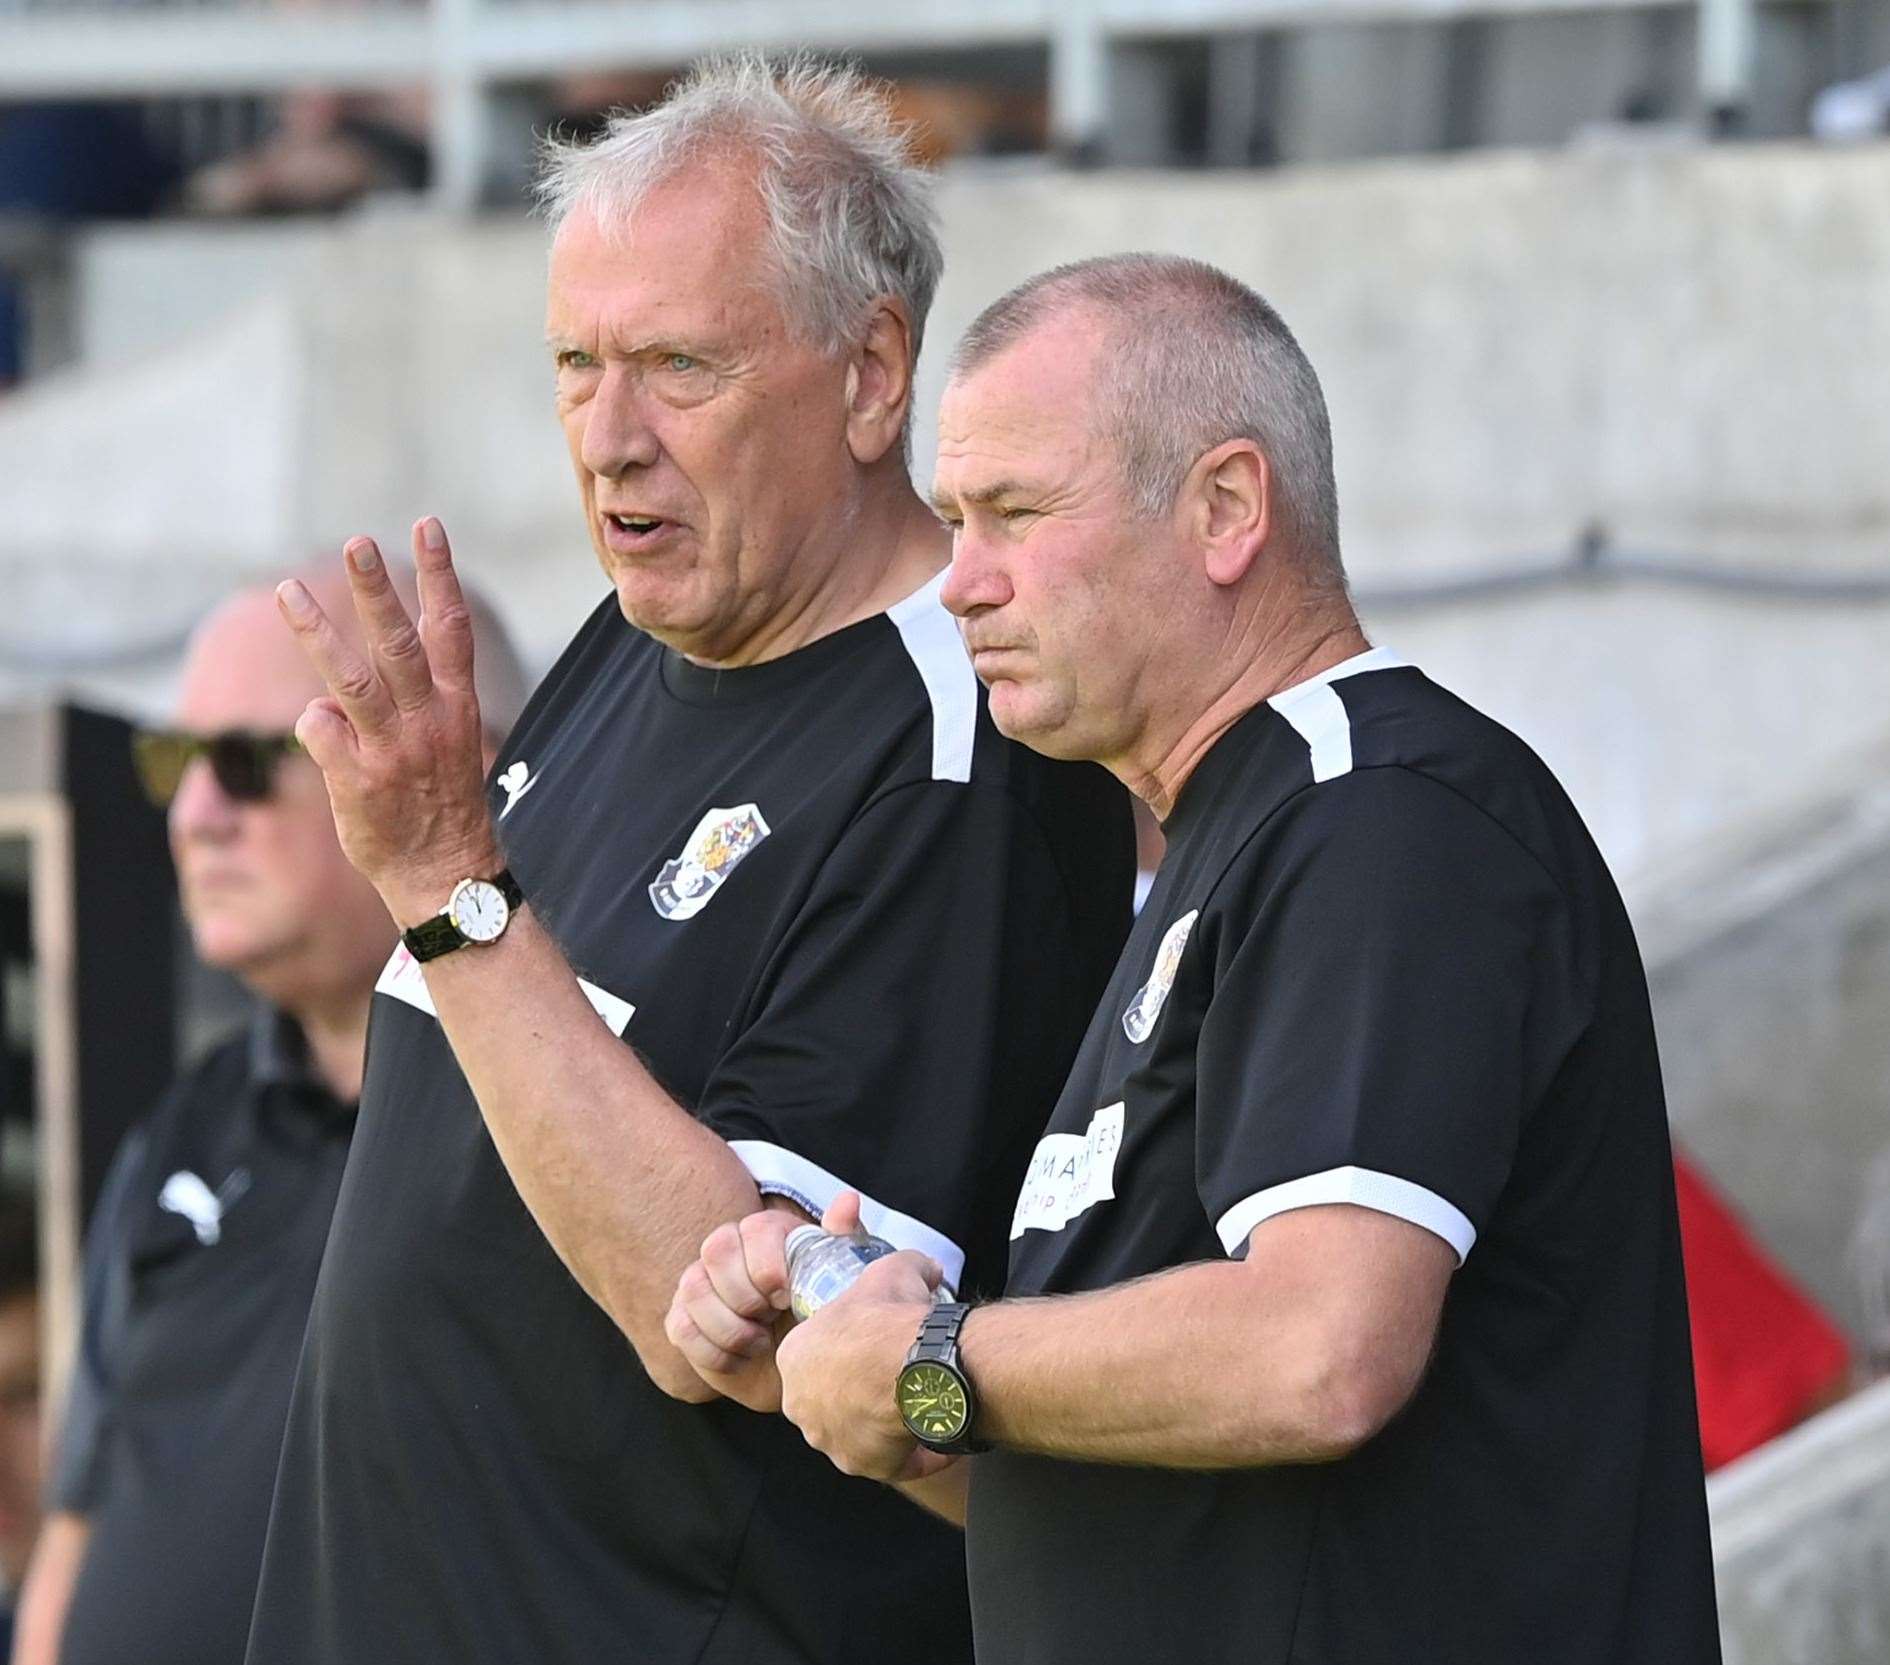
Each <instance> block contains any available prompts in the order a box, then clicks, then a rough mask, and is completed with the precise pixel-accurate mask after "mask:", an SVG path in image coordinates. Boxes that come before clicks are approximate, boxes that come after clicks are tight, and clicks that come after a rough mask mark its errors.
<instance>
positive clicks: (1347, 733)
mask: <svg viewBox="0 0 1890 1665" xmlns="http://www.w3.org/2000/svg"><path fill="white" fill-rule="evenodd" d="M1267 704H1268V705H1270V706H1272V707H1273V709H1274V710H1275V711H1277V712H1279V714H1280V715H1281V716H1282V717H1284V718H1285V719H1286V720H1287V721H1288V722H1289V723H1291V724H1292V725H1293V727H1294V728H1296V729H1298V730H1299V737H1300V739H1302V740H1304V741H1305V742H1306V747H1307V750H1309V751H1310V752H1311V753H1312V778H1313V779H1314V780H1316V781H1318V780H1331V779H1332V778H1333V777H1334V776H1335V775H1349V774H1350V773H1351V772H1352V719H1351V718H1350V717H1349V716H1347V715H1346V711H1345V701H1344V700H1342V699H1340V698H1339V696H1338V695H1337V694H1335V693H1333V691H1332V690H1331V689H1330V688H1329V687H1327V686H1326V685H1325V684H1324V683H1323V682H1320V683H1310V684H1304V685H1302V686H1301V687H1299V688H1289V689H1288V690H1287V691H1286V692H1285V693H1284V694H1276V695H1274V696H1273V698H1272V699H1270V700H1268V701H1267Z"/></svg>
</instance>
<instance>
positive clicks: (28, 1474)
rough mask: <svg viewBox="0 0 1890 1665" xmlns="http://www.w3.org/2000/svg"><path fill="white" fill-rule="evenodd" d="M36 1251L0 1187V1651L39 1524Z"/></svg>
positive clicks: (10, 1196)
mask: <svg viewBox="0 0 1890 1665" xmlns="http://www.w3.org/2000/svg"><path fill="white" fill-rule="evenodd" d="M39 1452H40V1446H39V1251H38V1243H37V1225H36V1222H35V1219H34V1212H33V1205H32V1201H31V1200H30V1199H29V1198H28V1197H26V1196H24V1195H22V1194H19V1193H17V1192H15V1193H5V1194H0V1576H3V1577H4V1579H5V1582H6V1591H5V1595H4V1597H3V1598H0V1658H4V1657H5V1656H6V1652H7V1649H8V1648H9V1647H11V1645H12V1640H13V1600H14V1596H15V1593H16V1592H17V1591H18V1590H19V1587H20V1580H21V1579H22V1578H23V1577H24V1576H25V1574H26V1562H27V1557H28V1556H29V1555H30V1554H31V1553H32V1549H33V1539H34V1537H35V1536H36V1534H37V1533H38V1531H39V1483H40V1462H39Z"/></svg>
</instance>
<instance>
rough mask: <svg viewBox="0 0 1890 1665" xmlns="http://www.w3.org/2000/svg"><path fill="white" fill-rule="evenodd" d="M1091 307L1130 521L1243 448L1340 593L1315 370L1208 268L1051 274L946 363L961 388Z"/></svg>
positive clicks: (1309, 558)
mask: <svg viewBox="0 0 1890 1665" xmlns="http://www.w3.org/2000/svg"><path fill="white" fill-rule="evenodd" d="M1082 306H1088V307H1093V308H1094V309H1096V310H1097V311H1098V312H1100V313H1101V314H1102V315H1103V319H1104V321H1105V324H1106V327H1107V329H1108V347H1107V358H1106V360H1105V363H1104V366H1103V368H1102V370H1101V371H1100V372H1099V375H1098V385H1097V387H1096V389H1095V393H1094V402H1095V406H1096V408H1097V409H1098V410H1100V411H1102V412H1104V413H1105V415H1104V421H1105V422H1106V424H1107V431H1108V435H1109V438H1110V439H1111V440H1112V442H1113V443H1114V444H1115V446H1116V449H1117V452H1118V455H1119V457H1120V459H1121V464H1122V476H1123V485H1124V489H1125V491H1126V493H1127V495H1128V498H1129V500H1130V502H1131V503H1132V504H1133V505H1134V507H1135V508H1136V510H1137V511H1138V512H1139V513H1140V514H1142V515H1143V516H1145V517H1146V518H1148V519H1151V520H1153V519H1156V518H1158V517H1159V516H1161V515H1164V514H1166V513H1167V512H1168V511H1169V509H1170V508H1172V507H1173V505H1174V501H1175V494H1176V493H1177V492H1178V491H1180V489H1181V485H1182V482H1183V481H1184V480H1185V479H1186V478H1187V475H1188V470H1189V469H1191V468H1192V467H1193V466H1194V465H1195V463H1196V462H1197V461H1198V460H1199V459H1200V457H1201V455H1202V453H1203V452H1206V451H1209V450H1212V449H1213V447H1215V446H1216V445H1220V444H1222V443H1224V442H1225V441H1227V440H1230V439H1250V440H1252V441H1253V442H1254V444H1255V445H1257V446H1259V448H1260V449H1261V451H1262V452H1264V453H1265V454H1266V458H1267V461H1268V462H1269V463H1270V464H1271V465H1272V479H1273V492H1274V502H1275V508H1276V512H1277V513H1278V514H1279V516H1280V519H1281V522H1282V527H1283V530H1284V531H1285V532H1286V534H1287V538H1288V541H1289V543H1290V544H1291V545H1292V548H1293V550H1294V551H1295V552H1296V553H1297V554H1298V556H1299V557H1300V559H1301V560H1302V561H1303V562H1304V563H1305V565H1306V567H1307V570H1308V573H1309V575H1310V576H1311V577H1312V578H1314V579H1315V580H1316V581H1319V582H1321V583H1322V584H1326V585H1330V586H1332V587H1336V588H1343V586H1344V583H1345V569H1344V566H1343V564H1342V563H1341V561H1340V557H1339V499H1338V489H1337V486H1336V484H1335V482H1334V479H1333V473H1332V424H1331V421H1330V419H1329V418H1328V417H1327V415H1326V399H1325V394H1324V393H1323V392H1322V391H1321V390H1320V387H1319V377H1318V375H1317V374H1316V373H1315V372H1314V370H1313V367H1312V364H1311V362H1310V361H1309V360H1308V359H1307V357H1306V355H1305V353H1303V352H1302V351H1301V350H1300V346H1299V343H1298V342H1297V341H1295V340H1294V339H1293V333H1292V331H1291V330H1289V329H1288V328H1287V327H1286V324H1285V322H1284V320H1282V319H1281V317H1280V315H1279V314H1278V313H1277V312H1275V311H1274V310H1273V308H1272V307H1271V306H1269V305H1268V304H1267V303H1266V301H1264V300H1263V299H1261V297H1260V296H1259V295H1257V294H1255V293H1254V292H1253V290H1251V289H1249V288H1248V287H1247V286H1246V285H1245V284H1244V283H1241V282H1239V281H1238V280H1236V279H1234V278H1231V277H1229V276H1228V275H1227V273H1225V272H1223V271H1221V270H1220V269H1219V268H1218V267H1214V266H1210V265H1208V264H1207V263H1206V262H1205V261H1200V260H1186V259H1182V258H1180V257H1179V256H1175V255H1162V254H1113V255H1104V256H1101V257H1099V258H1097V259H1094V260H1079V261H1076V262H1074V263H1073V264H1071V265H1068V266H1058V267H1056V268H1054V269H1053V270H1051V271H1048V272H1043V273H1040V274H1039V275H1038V276H1036V277H1033V278H1030V279H1028V280H1027V281H1025V282H1024V283H1021V284H1019V285H1018V286H1017V288H1015V289H1013V290H1011V291H1010V293H1009V294H1007V295H1004V296H1001V297H1000V298H999V299H997V300H996V301H993V302H992V303H991V305H990V306H988V307H986V308H985V309H984V311H983V312H982V313H980V314H979V315H978V318H977V321H976V322H974V323H973V324H972V326H971V328H970V329H968V330H967V331H966V332H965V335H964V338H963V340H961V341H960V342H959V343H958V350H957V351H956V352H955V353H954V354H953V356H952V366H951V373H952V375H953V376H954V377H959V376H964V375H967V374H969V373H970V372H972V371H974V370H976V369H978V368H979V367H980V366H981V365H983V364H986V363H988V362H989V361H990V360H991V359H993V358H995V357H997V355H998V354H999V353H1001V352H1003V351H1004V350H1005V349H1006V348H1007V347H1010V346H1012V345H1014V344H1015V343H1016V342H1017V341H1019V340H1020V339H1021V338H1022V337H1023V336H1025V335H1027V334H1029V333H1030V331H1032V330H1033V329H1035V328H1036V327H1037V326H1038V325H1040V324H1043V323H1045V322H1047V321H1048V320H1049V319H1050V318H1051V316H1052V315H1053V314H1055V313H1057V312H1059V311H1062V310H1064V309H1065V308H1069V307H1082Z"/></svg>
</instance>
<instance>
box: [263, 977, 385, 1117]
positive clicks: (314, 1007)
mask: <svg viewBox="0 0 1890 1665" xmlns="http://www.w3.org/2000/svg"><path fill="white" fill-rule="evenodd" d="M372 999H373V996H372V994H371V993H370V992H369V991H368V990H366V989H349V990H346V991H345V992H339V993H334V992H325V993H323V994H319V995H314V996H311V997H309V998H308V999H305V1000H302V1001H299V1002H288V1001H285V1002H284V1003H283V1009H284V1010H285V1011H286V1012H287V1013H288V1014H289V1016H290V1017H292V1018H294V1019H295V1021H296V1024H297V1026H298V1027H299V1028H300V1029H301V1031H302V1038H303V1039H304V1040H305V1041H307V1042H308V1057H309V1063H310V1065H311V1066H312V1067H313V1069H314V1071H315V1074H316V1076H317V1077H318V1078H319V1079H320V1081H321V1082H322V1084H323V1085H324V1086H325V1087H327V1089H328V1090H329V1091H330V1092H331V1093H333V1094H334V1095H335V1097H336V1098H338V1099H340V1100H341V1102H342V1103H343V1104H352V1103H354V1102H355V1100H356V1099H358V1098H360V1096H361V1067H362V1061H363V1059H362V1055H363V1053H365V1052H366V1050H367V1025H368V1007H369V1004H370V1003H371V1001H372Z"/></svg>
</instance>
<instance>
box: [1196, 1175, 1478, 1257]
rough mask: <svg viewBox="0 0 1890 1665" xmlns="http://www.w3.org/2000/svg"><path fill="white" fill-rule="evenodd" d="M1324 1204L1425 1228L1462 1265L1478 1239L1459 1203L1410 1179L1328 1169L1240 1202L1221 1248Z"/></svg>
mask: <svg viewBox="0 0 1890 1665" xmlns="http://www.w3.org/2000/svg"><path fill="white" fill-rule="evenodd" d="M1324 1203H1355V1204H1357V1205H1358V1206H1359V1207H1360V1208H1370V1209H1375V1210H1377V1212H1378V1213H1380V1214H1391V1215H1395V1216H1396V1217H1397V1218H1398V1219H1400V1220H1408V1221H1410V1223H1411V1224H1412V1225H1414V1226H1422V1227H1423V1228H1424V1229H1425V1230H1426V1231H1428V1232H1431V1233H1432V1234H1433V1235H1435V1236H1438V1237H1441V1238H1443V1240H1444V1241H1445V1242H1446V1243H1448V1244H1449V1245H1450V1246H1451V1248H1453V1249H1454V1250H1455V1251H1456V1253H1457V1264H1458V1265H1459V1266H1461V1265H1462V1264H1463V1263H1464V1260H1465V1259H1466V1258H1467V1257H1468V1255H1469V1253H1470V1250H1471V1247H1472V1245H1473V1244H1475V1242H1476V1240H1477V1228H1476V1227H1475V1226H1473V1225H1472V1224H1471V1223H1470V1221H1469V1218H1468V1217H1467V1216H1466V1215H1465V1214H1464V1212H1463V1210H1462V1209H1460V1208H1459V1207H1457V1205H1456V1204H1455V1203H1451V1202H1446V1201H1445V1200H1444V1199H1443V1198H1442V1197H1440V1196H1439V1195H1438V1194H1437V1193H1436V1192H1435V1191H1430V1190H1426V1189H1425V1187H1423V1186H1422V1185H1416V1184H1413V1183H1412V1182H1411V1181H1410V1180H1408V1179H1400V1178H1398V1176H1397V1175H1396V1174H1381V1173H1378V1172H1375V1171H1374V1170H1373V1169H1371V1168H1328V1169H1327V1170H1326V1171H1325V1172H1324V1173H1323V1174H1308V1175H1306V1177H1305V1178H1304V1179H1290V1180H1288V1181H1287V1182H1286V1183H1285V1184H1284V1185H1269V1186H1268V1187H1267V1188H1266V1189H1265V1190H1264V1191H1256V1192H1254V1194H1253V1195H1252V1196H1251V1197H1248V1198H1246V1199H1244V1200H1243V1201H1241V1202H1237V1203H1235V1204H1234V1206H1233V1207H1232V1208H1230V1209H1229V1210H1228V1211H1227V1212H1226V1213H1225V1214H1223V1215H1222V1216H1221V1217H1220V1219H1219V1220H1218V1221H1217V1222H1216V1224H1215V1227H1214V1230H1215V1233H1216V1235H1218V1236H1219V1238H1220V1240H1221V1247H1222V1248H1224V1249H1225V1250H1226V1251H1227V1252H1228V1253H1229V1254H1230V1255H1231V1254H1232V1253H1233V1252H1234V1251H1235V1250H1236V1249H1238V1248H1239V1247H1240V1245H1241V1244H1243V1243H1244V1242H1246V1241H1247V1238H1248V1236H1249V1235H1250V1234H1251V1233H1252V1231H1253V1228H1254V1227H1255V1226H1257V1225H1259V1224H1260V1222H1261V1221H1262V1220H1271V1219H1272V1218H1273V1217H1274V1215H1276V1214H1289V1213H1291V1212H1292V1211H1293V1210H1294V1209H1296V1208H1318V1207H1319V1206H1320V1205H1321V1204H1324Z"/></svg>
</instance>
